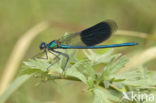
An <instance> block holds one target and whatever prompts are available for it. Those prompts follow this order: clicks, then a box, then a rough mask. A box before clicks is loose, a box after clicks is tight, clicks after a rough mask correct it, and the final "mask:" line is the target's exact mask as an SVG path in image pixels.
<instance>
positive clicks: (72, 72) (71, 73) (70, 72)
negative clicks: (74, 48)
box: [66, 62, 87, 83]
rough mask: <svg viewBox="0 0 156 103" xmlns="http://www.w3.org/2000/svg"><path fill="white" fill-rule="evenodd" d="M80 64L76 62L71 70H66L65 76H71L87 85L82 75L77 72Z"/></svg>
mask: <svg viewBox="0 0 156 103" xmlns="http://www.w3.org/2000/svg"><path fill="white" fill-rule="evenodd" d="M80 64H81V62H78V63H76V64H74V65H73V66H72V67H71V68H68V69H67V70H66V75H67V76H73V77H76V78H78V79H80V80H81V81H82V82H84V83H87V80H86V77H85V76H84V75H83V73H81V72H79V71H78V70H77V68H79V67H80Z"/></svg>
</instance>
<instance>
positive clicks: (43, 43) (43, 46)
mask: <svg viewBox="0 0 156 103" xmlns="http://www.w3.org/2000/svg"><path fill="white" fill-rule="evenodd" d="M45 48H46V43H45V42H42V43H41V44H40V49H41V50H43V49H45Z"/></svg>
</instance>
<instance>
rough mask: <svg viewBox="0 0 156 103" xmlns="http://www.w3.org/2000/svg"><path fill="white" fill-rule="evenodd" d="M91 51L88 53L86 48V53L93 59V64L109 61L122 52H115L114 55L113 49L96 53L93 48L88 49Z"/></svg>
mask: <svg viewBox="0 0 156 103" xmlns="http://www.w3.org/2000/svg"><path fill="white" fill-rule="evenodd" d="M88 52H89V53H87V51H86V50H84V54H85V55H86V56H87V58H88V59H89V60H90V61H92V65H96V64H100V63H109V62H110V60H111V59H112V58H117V57H119V56H120V55H121V54H115V55H112V53H113V49H111V50H109V51H107V52H106V53H104V54H100V55H99V54H96V53H95V52H94V51H93V50H88Z"/></svg>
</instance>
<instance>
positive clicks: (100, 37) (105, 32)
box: [40, 20, 137, 69]
mask: <svg viewBox="0 0 156 103" xmlns="http://www.w3.org/2000/svg"><path fill="white" fill-rule="evenodd" d="M116 30H117V24H116V23H115V22H114V21H112V20H108V21H102V22H100V23H98V24H96V25H93V26H91V27H89V28H87V29H85V30H82V31H81V32H76V33H73V34H70V35H69V36H68V37H67V38H66V39H65V40H61V39H58V40H53V41H51V42H50V43H48V44H46V43H45V42H42V43H41V44H40V49H41V50H44V51H43V52H42V53H45V54H46V57H47V59H48V56H47V51H49V52H50V53H51V54H53V55H55V56H56V57H57V58H58V59H60V58H59V55H62V56H64V57H66V62H65V66H64V69H65V67H66V65H67V63H68V60H69V56H68V54H66V53H63V52H60V51H56V49H102V48H114V47H123V46H134V45H137V43H135V42H134V43H133V42H132V43H122V44H111V45H99V46H96V44H99V43H101V42H103V41H105V40H107V39H108V38H109V37H110V36H111V34H112V33H114V31H116ZM66 41H70V42H71V44H70V45H69V44H66ZM55 53H56V54H58V55H56V54H55ZM49 67H50V66H49ZM49 67H48V68H49Z"/></svg>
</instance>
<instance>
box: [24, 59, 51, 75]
mask: <svg viewBox="0 0 156 103" xmlns="http://www.w3.org/2000/svg"><path fill="white" fill-rule="evenodd" d="M24 64H25V65H26V66H28V67H30V68H32V69H40V70H41V71H43V72H46V71H47V68H48V67H49V65H50V64H49V63H48V62H47V60H43V59H35V60H34V59H29V60H28V61H25V62H24Z"/></svg>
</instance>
